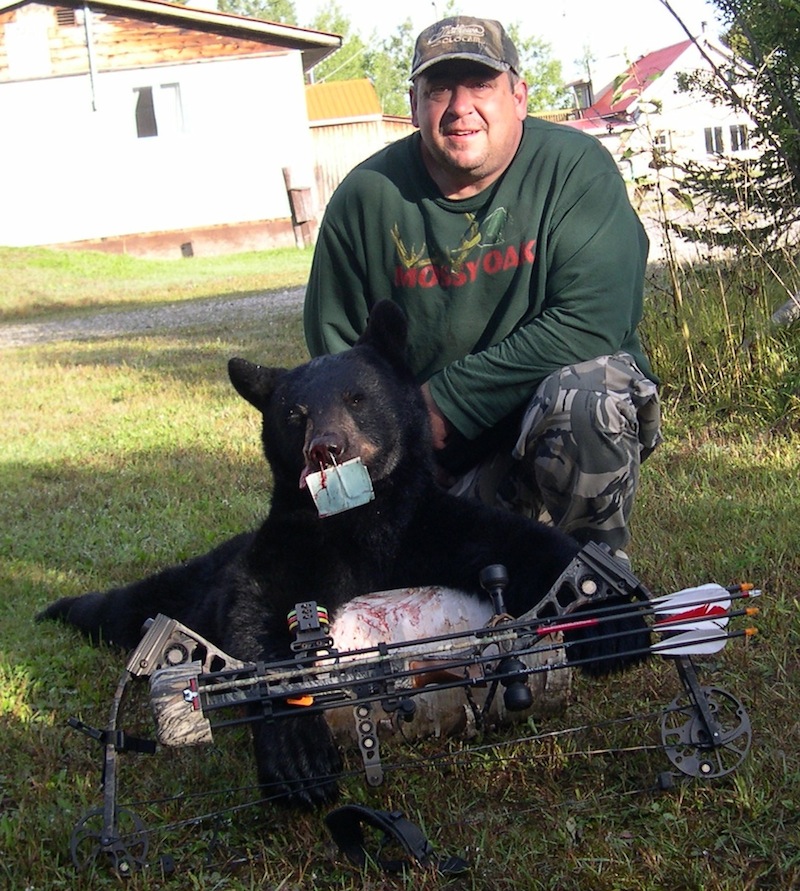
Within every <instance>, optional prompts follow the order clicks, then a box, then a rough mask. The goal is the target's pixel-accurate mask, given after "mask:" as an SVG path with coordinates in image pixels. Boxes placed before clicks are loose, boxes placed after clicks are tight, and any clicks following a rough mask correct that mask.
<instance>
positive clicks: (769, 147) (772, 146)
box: [661, 0, 800, 246]
mask: <svg viewBox="0 0 800 891" xmlns="http://www.w3.org/2000/svg"><path fill="white" fill-rule="evenodd" d="M712 2H713V4H714V6H715V7H716V8H717V10H718V11H719V14H720V17H721V19H722V21H723V22H724V23H725V25H726V26H727V28H728V30H727V33H726V35H725V37H724V41H725V42H726V43H727V45H728V46H729V47H730V49H731V52H732V57H731V62H730V64H727V65H725V66H720V65H717V64H714V63H713V62H711V59H709V58H708V57H707V60H708V61H709V62H711V64H712V69H713V74H712V75H711V76H707V77H704V78H700V77H691V78H687V79H686V81H685V83H684V88H685V89H688V90H702V91H704V92H705V93H706V94H708V95H710V96H711V97H712V98H713V99H715V100H716V101H719V102H723V103H725V104H727V105H729V106H731V107H734V108H740V109H742V110H744V111H745V112H747V114H748V115H749V117H750V119H751V120H752V121H753V124H754V127H755V130H754V133H753V134H752V139H751V144H753V145H754V146H756V147H758V149H759V158H758V161H757V162H756V163H753V162H745V163H739V164H735V163H732V162H730V163H728V164H727V165H726V166H725V169H722V170H721V169H720V165H719V164H715V165H711V166H701V165H697V164H695V165H689V166H688V169H687V171H686V172H687V174H688V178H687V180H686V184H687V186H688V187H690V188H692V189H693V190H694V191H695V192H697V193H698V194H700V195H702V196H703V197H705V198H708V199H711V202H710V203H716V205H717V216H718V217H719V216H721V217H722V218H724V219H726V220H727V221H728V226H727V229H728V230H729V232H728V234H729V235H730V237H732V238H735V237H736V236H737V235H738V236H740V237H744V240H745V241H746V242H747V243H749V244H750V245H751V246H755V245H758V244H759V243H761V242H767V243H768V244H769V243H772V244H774V243H775V242H776V241H778V240H780V239H781V238H782V237H783V235H784V234H785V233H786V232H789V231H791V228H792V226H793V224H794V223H796V222H797V220H798V218H800V211H799V210H798V208H800V4H799V3H798V2H797V0H712ZM661 3H662V5H663V6H665V7H666V8H667V9H668V10H669V11H670V12H671V13H672V15H673V16H674V17H675V18H676V19H677V20H678V21H679V22H680V23H681V25H682V26H683V28H684V30H686V33H687V34H689V31H688V29H686V26H685V25H683V22H681V20H680V18H679V16H678V15H677V14H676V13H675V12H674V10H673V9H672V7H671V6H670V3H669V0H661ZM689 36H691V34H689ZM700 50H701V52H702V51H703V48H702V46H700ZM743 204H745V206H746V209H747V210H748V211H749V212H750V213H749V222H748V223H747V225H746V226H745V227H743V226H740V225H734V226H731V225H730V221H731V220H733V219H735V218H736V216H737V214H738V215H739V217H741V209H742V206H743ZM703 240H707V239H706V238H704V239H703Z"/></svg>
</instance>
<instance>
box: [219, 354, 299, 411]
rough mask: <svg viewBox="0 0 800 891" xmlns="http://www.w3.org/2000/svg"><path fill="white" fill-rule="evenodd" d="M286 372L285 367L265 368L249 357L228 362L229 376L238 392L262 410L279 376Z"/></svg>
mask: <svg viewBox="0 0 800 891" xmlns="http://www.w3.org/2000/svg"><path fill="white" fill-rule="evenodd" d="M285 373H286V369H285V368H265V367H264V366H263V365H255V364H254V363H253V362H248V361H247V359H231V360H230V361H229V362H228V377H229V378H230V379H231V383H232V384H233V386H234V388H235V390H236V392H237V393H238V394H239V395H240V396H241V397H242V398H244V399H246V400H247V401H248V402H249V403H250V404H251V405H254V406H255V407H256V408H257V409H258V410H259V411H261V412H263V411H264V409H265V408H266V406H267V403H268V402H269V400H270V397H271V396H272V393H273V391H274V390H275V384H276V382H277V380H278V378H279V377H281V375H283V374H285Z"/></svg>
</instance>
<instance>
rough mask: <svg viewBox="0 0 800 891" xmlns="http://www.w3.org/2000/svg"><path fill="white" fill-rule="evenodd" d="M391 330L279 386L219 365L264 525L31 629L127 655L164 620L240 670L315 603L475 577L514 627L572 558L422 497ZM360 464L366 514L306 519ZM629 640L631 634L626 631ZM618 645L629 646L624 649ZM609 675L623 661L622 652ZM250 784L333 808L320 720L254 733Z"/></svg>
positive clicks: (419, 441)
mask: <svg viewBox="0 0 800 891" xmlns="http://www.w3.org/2000/svg"><path fill="white" fill-rule="evenodd" d="M405 344H406V324H405V317H404V316H403V313H402V311H401V310H400V309H399V308H398V307H397V306H396V305H394V304H392V303H390V302H382V303H379V304H377V305H376V306H375V307H374V309H373V311H372V314H371V316H370V319H369V322H368V325H367V329H366V331H365V333H364V335H363V337H362V338H361V339H360V340H359V342H358V343H357V344H356V345H355V346H354V347H353V348H352V349H351V350H348V351H347V352H344V353H341V354H339V355H335V356H325V357H321V358H317V359H314V360H312V361H311V362H308V363H307V364H305V365H301V366H299V367H297V368H295V369H293V370H285V369H280V368H267V367H262V366H259V365H254V364H252V363H250V362H247V361H245V360H243V359H232V360H231V361H230V363H229V375H230V379H231V381H232V383H233V386H234V387H235V388H236V390H237V391H238V392H239V393H240V394H241V395H242V396H243V397H244V398H245V399H246V400H247V401H248V402H250V403H252V405H254V406H255V407H256V408H257V409H258V410H259V411H260V412H261V413H262V415H263V433H262V439H263V445H264V452H265V454H266V458H267V460H268V462H269V464H270V465H271V467H272V473H273V478H274V489H273V493H272V500H271V506H270V510H269V515H268V516H267V518H266V520H265V521H264V523H263V525H262V526H261V527H260V528H259V529H258V530H256V531H255V532H252V533H245V534H242V535H239V536H237V537H235V538H232V539H230V540H229V541H226V542H225V543H223V544H222V545H220V546H219V547H217V548H215V549H214V550H212V551H211V552H209V553H207V554H205V555H203V556H200V557H197V558H195V559H193V560H191V561H188V562H186V563H184V564H181V565H178V566H174V567H171V568H168V569H165V570H164V571H162V572H160V573H157V574H155V575H153V576H150V577H148V578H146V579H144V580H142V581H139V582H135V583H133V584H131V585H128V586H126V587H122V588H116V589H113V590H110V591H107V592H104V593H90V594H85V595H83V596H80V597H75V598H62V599H61V600H58V601H56V602H55V603H53V604H51V605H50V606H49V607H47V608H46V609H45V610H44V611H43V612H42V613H40V615H39V618H48V619H61V620H63V621H65V622H68V623H70V624H72V625H74V626H76V627H77V628H79V629H81V630H82V631H84V632H86V633H87V634H89V635H90V636H91V637H92V638H93V639H94V640H103V641H106V642H111V643H115V644H118V645H120V646H124V647H128V648H132V647H134V646H135V645H136V644H137V643H138V641H139V639H140V636H141V629H142V625H143V623H144V622H145V620H147V619H148V618H150V617H152V616H155V615H156V614H157V613H159V612H160V613H164V614H166V615H168V616H170V617H171V618H174V619H177V620H178V621H180V622H182V623H183V624H185V625H187V626H189V627H190V628H192V629H193V630H194V631H196V632H197V633H199V634H201V635H202V636H203V637H205V638H207V639H208V640H209V641H211V642H212V643H213V644H215V645H216V646H218V647H220V648H221V649H222V650H224V651H226V652H227V653H229V654H230V655H231V656H234V657H236V658H238V659H241V660H246V661H259V660H263V661H269V660H274V659H285V658H289V657H290V656H291V651H290V648H289V647H290V643H291V640H292V638H291V636H290V632H289V628H288V625H287V620H286V617H287V613H288V612H289V611H290V610H291V609H292V608H293V607H294V606H295V604H296V603H299V602H302V601H307V600H316V601H318V602H319V603H323V604H325V605H326V606H327V608H328V610H329V611H330V612H331V613H334V612H335V610H336V608H337V607H339V606H341V605H342V604H343V603H346V602H347V601H349V600H351V599H352V598H353V597H355V596H356V595H361V594H365V593H368V592H372V591H384V590H389V589H393V588H400V587H412V586H425V585H441V586H446V587H451V588H458V589H461V590H463V591H466V592H469V593H471V594H474V595H475V596H486V595H485V593H484V592H482V590H481V587H480V584H479V574H480V571H481V570H482V569H483V568H484V567H486V566H488V565H490V564H494V563H502V564H504V565H505V566H506V567H507V569H508V575H509V579H510V583H509V585H508V588H507V590H506V592H505V601H506V606H507V608H508V610H509V611H510V612H511V613H512V614H514V615H519V614H521V613H523V612H525V611H526V610H527V609H529V608H530V607H531V606H534V605H535V604H536V603H538V601H539V600H540V599H541V598H542V597H543V596H544V595H545V594H546V593H547V592H548V590H549V589H550V588H551V586H552V585H553V584H554V582H555V581H556V580H557V578H558V576H559V575H560V574H561V573H562V572H563V570H564V569H565V568H566V566H567V565H568V564H569V563H570V561H571V560H572V559H573V557H575V555H576V554H577V553H578V551H579V546H578V545H577V544H576V543H575V542H574V541H573V540H572V539H571V538H569V537H568V536H566V535H565V534H563V533H561V532H559V531H557V530H555V529H552V528H549V527H546V526H544V525H542V524H540V523H536V522H533V521H530V520H526V519H524V518H522V517H519V516H515V515H512V514H509V513H505V512H502V511H499V510H493V509H491V508H488V507H485V506H482V505H479V504H477V503H473V502H470V501H467V500H464V499H460V498H456V497H453V496H450V495H448V494H446V493H445V492H444V491H442V490H441V489H440V488H439V487H438V485H437V484H436V482H435V478H434V470H433V459H432V451H431V446H430V439H429V430H428V423H427V412H426V409H425V406H424V404H423V401H422V399H421V396H420V392H419V387H418V385H417V384H416V383H415V381H414V379H413V377H412V375H411V373H410V372H409V370H408V368H407V367H406V365H405V361H404V353H405ZM353 458H360V459H361V461H362V462H363V464H364V466H365V467H366V468H367V470H368V473H369V477H370V479H371V483H372V487H373V491H374V498H373V500H370V501H368V502H366V503H363V504H361V505H360V506H357V507H354V508H352V509H350V510H345V511H343V512H340V513H336V514H334V515H331V516H325V517H321V516H320V514H319V513H318V511H317V509H316V507H315V504H314V502H313V501H312V498H311V496H310V494H309V492H308V490H307V488H308V487H307V483H308V482H309V481H310V479H309V477H310V475H311V474H316V473H318V472H319V471H320V469H321V468H323V469H324V468H329V467H330V466H331V464H332V462H334V461H335V462H336V463H338V464H340V465H341V464H343V463H344V462H346V461H348V460H350V459H353ZM640 631H641V635H646V626H645V625H644V623H643V622H641V628H640ZM628 640H630V638H628ZM646 643H647V640H646V639H645V638H642V637H639V636H637V635H634V639H633V641H631V642H630V643H628V644H627V645H626V646H624V647H623V646H622V645H621V644H620V643H619V641H618V640H616V639H612V640H608V639H606V640H602V639H598V640H597V642H596V644H595V645H596V646H597V647H598V650H597V651H598V652H599V648H603V652H604V653H609V652H610V653H612V654H613V653H615V652H616V650H617V649H620V650H628V649H639V648H641V647H642V646H643V645H644V646H646ZM617 655H618V657H619V658H618V660H617V661H618V664H622V663H624V662H625V661H629V660H628V657H627V656H626V654H625V653H624V652H620V653H619V654H617ZM253 728H254V730H253V735H254V742H255V756H256V762H257V766H258V777H259V782H260V783H262V784H263V785H264V786H266V787H268V788H269V790H270V793H271V794H275V793H276V792H280V793H283V794H285V796H286V798H287V800H288V801H289V802H290V803H292V804H296V805H313V804H319V803H322V802H325V801H330V800H332V799H333V798H334V797H335V795H336V789H337V786H336V780H335V776H336V774H337V773H339V772H340V770H341V765H340V759H339V754H338V750H337V748H336V746H335V745H334V743H333V740H332V738H331V736H330V733H329V730H328V728H327V725H326V723H325V720H324V718H322V717H321V716H319V715H317V716H309V715H303V716H298V717H297V718H290V719H283V720H281V721H275V722H272V723H266V722H256V723H255V724H254V725H253Z"/></svg>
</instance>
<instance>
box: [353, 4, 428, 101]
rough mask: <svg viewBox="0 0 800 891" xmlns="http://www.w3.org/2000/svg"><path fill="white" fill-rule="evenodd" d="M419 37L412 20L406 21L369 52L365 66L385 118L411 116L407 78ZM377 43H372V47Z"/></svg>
mask: <svg viewBox="0 0 800 891" xmlns="http://www.w3.org/2000/svg"><path fill="white" fill-rule="evenodd" d="M415 39H416V33H415V30H414V26H413V25H412V24H411V19H406V20H405V21H404V22H403V24H402V25H400V26H399V27H398V28H397V30H396V31H395V33H394V34H393V35H392V36H391V37H389V38H386V39H385V40H383V41H382V42H381V43H380V45H379V46H378V48H377V49H376V50H372V51H370V52H369V53H368V54H367V55H366V57H365V62H366V65H367V70H368V71H369V73H370V77H371V79H372V82H373V83H374V84H375V90H376V91H377V93H378V98H379V99H380V101H381V108H382V109H383V113H384V114H394V115H408V114H410V113H411V107H410V105H409V100H408V87H409V81H408V75H409V73H410V71H411V58H412V56H413V55H414V41H415ZM374 44H375V41H373V45H374Z"/></svg>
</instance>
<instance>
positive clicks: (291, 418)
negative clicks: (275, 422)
mask: <svg viewBox="0 0 800 891" xmlns="http://www.w3.org/2000/svg"><path fill="white" fill-rule="evenodd" d="M305 421H306V409H305V406H303V405H293V406H292V407H291V408H290V409H289V410H288V411H287V412H286V423H287V424H291V425H292V426H294V427H297V426H299V425H300V424H305Z"/></svg>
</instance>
